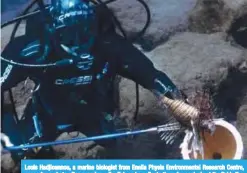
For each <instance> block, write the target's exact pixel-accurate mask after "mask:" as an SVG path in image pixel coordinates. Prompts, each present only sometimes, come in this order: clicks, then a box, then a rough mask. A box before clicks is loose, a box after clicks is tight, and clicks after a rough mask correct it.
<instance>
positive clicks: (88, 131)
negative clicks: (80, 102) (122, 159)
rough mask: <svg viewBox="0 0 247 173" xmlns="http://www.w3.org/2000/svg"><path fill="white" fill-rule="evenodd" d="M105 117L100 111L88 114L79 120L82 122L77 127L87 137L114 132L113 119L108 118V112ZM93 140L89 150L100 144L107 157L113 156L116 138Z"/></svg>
mask: <svg viewBox="0 0 247 173" xmlns="http://www.w3.org/2000/svg"><path fill="white" fill-rule="evenodd" d="M105 116H106V115H105ZM106 117H107V118H104V115H102V114H100V113H98V114H94V115H90V116H89V117H88V118H87V119H86V120H84V121H81V122H84V123H80V124H78V125H77V129H78V131H80V132H81V133H83V134H84V135H86V136H87V137H92V136H99V135H105V134H112V133H114V132H115V126H114V123H113V120H110V114H109V115H108V116H106ZM94 142H95V144H94V145H92V146H90V147H89V148H88V150H90V149H91V148H93V147H94V146H96V145H100V146H102V147H103V148H104V149H105V151H106V152H107V156H108V157H113V155H114V153H115V149H116V144H117V140H116V139H114V138H111V139H110V138H108V139H102V140H95V141H94Z"/></svg>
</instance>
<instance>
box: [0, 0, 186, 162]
mask: <svg viewBox="0 0 247 173" xmlns="http://www.w3.org/2000/svg"><path fill="white" fill-rule="evenodd" d="M47 12H48V14H49V16H50V18H49V17H44V16H43V17H42V15H41V16H39V17H37V16H35V17H34V18H33V19H30V21H29V22H28V21H27V24H26V25H27V27H26V35H24V36H19V37H16V38H15V39H14V40H13V41H10V42H9V43H8V45H7V46H6V47H5V49H4V50H3V52H2V55H1V56H2V57H4V58H7V59H13V60H16V61H18V62H21V63H32V64H43V63H50V62H54V63H56V62H60V63H57V66H56V67H53V68H50V67H48V68H22V67H19V66H15V65H12V64H9V63H6V62H2V63H1V68H2V70H1V74H2V75H1V88H2V92H4V91H7V90H8V89H9V88H12V87H14V86H16V85H17V84H18V83H19V82H21V81H24V80H25V79H27V78H30V79H31V80H33V81H34V82H35V83H36V85H37V86H36V88H37V91H36V92H35V93H34V94H35V98H36V99H34V100H35V104H32V103H33V102H31V103H30V104H28V106H27V108H26V110H25V112H24V117H25V119H22V120H20V122H19V125H18V127H19V128H20V129H21V130H18V128H17V125H16V123H15V119H14V116H12V114H11V113H9V112H8V111H7V110H3V109H4V108H2V128H1V132H2V134H4V135H6V136H7V137H8V138H9V140H10V141H11V143H12V144H13V145H15V146H16V145H21V144H24V143H30V141H33V139H34V134H36V136H38V140H39V141H42V142H44V141H54V140H55V139H56V138H57V137H58V135H59V134H61V132H62V131H63V130H64V129H66V130H64V131H67V130H68V129H70V128H71V129H73V130H75V131H80V132H82V133H83V134H85V135H87V136H93V135H100V134H106V133H114V132H115V126H114V123H113V117H114V114H115V113H114V112H115V108H116V105H115V101H114V89H113V88H114V81H115V79H116V77H117V75H119V76H122V77H124V78H127V79H130V80H132V81H134V82H136V83H138V84H140V85H141V86H142V87H144V88H145V89H147V90H149V91H150V92H152V93H153V94H154V95H156V96H159V97H162V96H167V97H169V98H179V99H184V95H183V94H182V93H181V91H180V90H179V89H178V88H177V87H176V86H175V84H174V83H173V82H172V81H171V80H170V79H169V77H168V76H167V75H166V74H165V73H163V72H162V71H159V70H158V69H156V68H155V67H154V65H153V63H152V62H151V61H150V60H149V59H148V58H147V57H146V56H145V55H144V54H143V53H142V52H140V51H139V50H138V49H137V48H135V47H134V46H133V45H132V43H131V42H129V41H127V40H126V39H124V38H123V37H122V36H120V35H119V34H117V32H116V31H115V28H114V27H112V26H110V24H109V23H108V24H109V27H108V29H105V28H107V27H104V26H102V20H101V18H100V17H102V16H101V15H98V13H97V10H95V9H94V8H92V7H91V6H90V3H89V2H87V1H81V0H52V2H51V6H50V7H49V8H48V10H47ZM42 23H44V24H45V25H43V24H42ZM106 23H107V22H106ZM104 24H105V23H104ZM107 26H108V25H107ZM102 28H103V29H102ZM44 43H49V44H44ZM46 45H48V46H46ZM42 52H45V53H42ZM72 61H73V63H71V64H68V65H67V66H66V65H64V64H66V63H65V62H72ZM34 115H37V116H35V118H34ZM37 122H38V123H37ZM35 124H39V127H40V128H38V130H37V128H36V126H35ZM73 130H72V131H73ZM35 132H36V133H35ZM35 139H36V138H35ZM23 141H24V142H23ZM97 144H99V145H101V146H103V147H106V148H113V147H114V146H115V144H116V141H115V140H103V141H97ZM46 151H47V152H51V149H50V148H49V149H47V148H45V149H44V152H46ZM24 153H25V151H11V154H12V157H13V158H14V159H17V160H18V159H20V158H23V157H24Z"/></svg>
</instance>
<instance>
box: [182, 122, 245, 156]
mask: <svg viewBox="0 0 247 173" xmlns="http://www.w3.org/2000/svg"><path fill="white" fill-rule="evenodd" d="M215 124H216V130H215V133H214V134H213V135H212V136H211V135H210V134H209V133H206V132H205V141H204V142H203V147H204V155H205V156H204V159H231V160H237V159H242V157H243V152H244V151H243V150H244V149H243V141H242V137H241V135H240V133H239V132H238V130H237V129H236V128H235V127H234V126H233V125H232V124H230V123H228V122H226V121H224V120H215ZM191 136H192V133H191V132H187V133H186V135H185V138H184V141H183V143H182V144H181V146H180V148H181V154H182V157H183V159H185V160H194V159H202V157H201V156H200V155H199V154H198V156H197V158H194V155H193V153H192V152H190V151H191V141H192V138H191Z"/></svg>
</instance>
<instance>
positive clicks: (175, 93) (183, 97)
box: [167, 89, 189, 104]
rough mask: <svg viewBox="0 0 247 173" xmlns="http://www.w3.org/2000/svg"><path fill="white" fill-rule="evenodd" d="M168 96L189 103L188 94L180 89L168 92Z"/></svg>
mask: <svg viewBox="0 0 247 173" xmlns="http://www.w3.org/2000/svg"><path fill="white" fill-rule="evenodd" d="M167 96H168V97H169V98H171V99H173V100H182V101H184V102H186V103H187V104H188V103H189V100H188V96H187V95H186V94H185V93H184V92H183V91H182V90H179V89H175V90H173V91H172V92H170V93H168V94H167Z"/></svg>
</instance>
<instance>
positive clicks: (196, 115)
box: [160, 90, 216, 159]
mask: <svg viewBox="0 0 247 173" xmlns="http://www.w3.org/2000/svg"><path fill="white" fill-rule="evenodd" d="M189 100H190V101H189V103H188V102H185V101H182V100H172V99H169V98H167V97H164V98H161V100H160V102H161V103H162V104H164V105H165V106H166V108H168V110H169V112H170V113H171V114H172V115H173V116H172V118H171V119H170V120H169V123H168V124H166V127H169V128H167V131H166V130H164V131H163V132H162V131H160V133H161V136H160V137H161V139H162V140H164V141H165V142H166V143H167V144H173V142H174V140H175V138H176V137H177V136H178V134H180V133H181V132H186V131H189V132H192V134H193V135H192V136H191V137H190V139H191V138H192V145H191V147H192V152H193V154H194V157H195V158H196V157H197V153H198V152H199V153H200V155H201V156H202V158H203V159H204V148H203V139H204V138H203V134H204V132H205V131H207V132H209V133H210V134H211V135H213V133H214V131H215V129H216V127H215V124H214V121H213V110H212V106H211V105H212V104H211V101H210V100H211V99H210V95H209V92H208V90H203V91H200V92H199V91H196V92H195V94H194V95H193V96H192V97H191V98H190V99H189ZM174 118H175V120H176V122H173V123H171V121H172V120H174Z"/></svg>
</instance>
